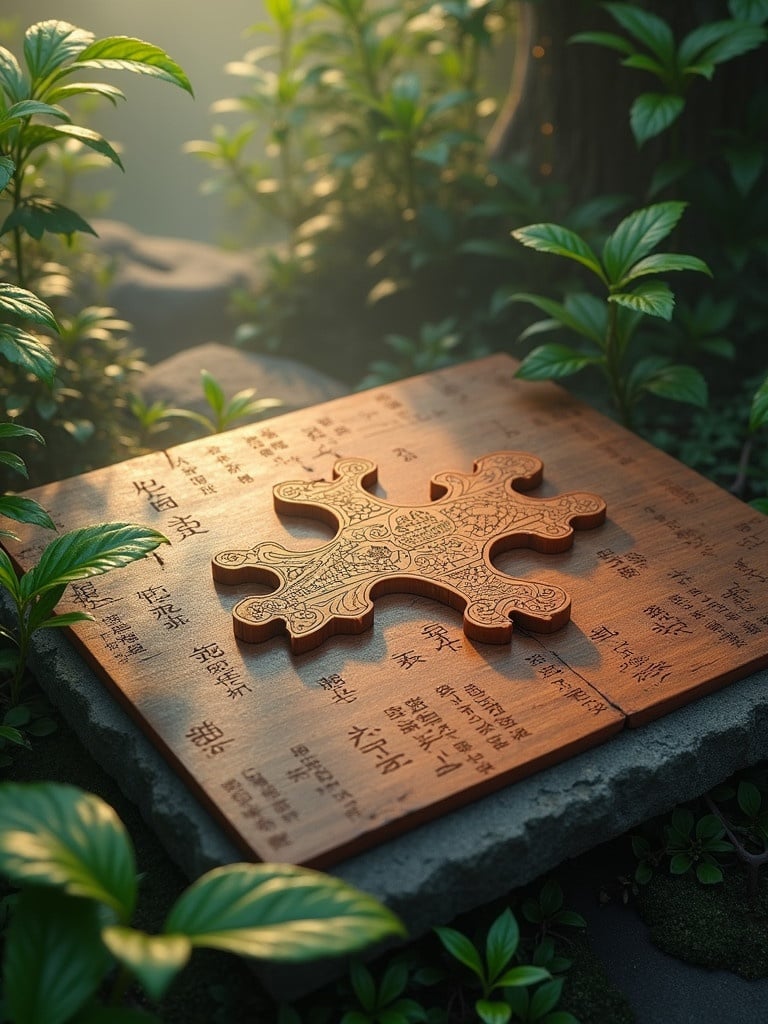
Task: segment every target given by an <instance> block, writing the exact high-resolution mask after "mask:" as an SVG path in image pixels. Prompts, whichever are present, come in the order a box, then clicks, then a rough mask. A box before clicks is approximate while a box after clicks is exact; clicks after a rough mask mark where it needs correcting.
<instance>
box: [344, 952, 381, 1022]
mask: <svg viewBox="0 0 768 1024" xmlns="http://www.w3.org/2000/svg"><path fill="white" fill-rule="evenodd" d="M349 981H350V984H351V985H352V990H353V991H354V993H355V996H356V997H357V1001H358V1002H359V1003H360V1005H361V1006H362V1008H363V1009H364V1010H365V1012H366V1014H373V1013H375V1011H376V1006H377V1003H378V1002H379V1000H378V999H377V998H376V983H375V981H374V980H373V975H372V974H371V972H370V971H369V970H368V968H367V967H366V966H365V964H361V963H360V961H359V960H353V961H352V963H351V964H350V965H349ZM381 1002H382V1003H383V1000H381Z"/></svg>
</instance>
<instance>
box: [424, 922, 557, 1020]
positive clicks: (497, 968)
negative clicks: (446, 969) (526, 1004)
mask: <svg viewBox="0 0 768 1024" xmlns="http://www.w3.org/2000/svg"><path fill="white" fill-rule="evenodd" d="M435 932H436V934H437V937H438V938H439V940H440V942H441V943H442V944H443V946H444V947H445V949H446V950H447V951H448V953H450V955H451V956H452V957H453V958H454V959H455V960H458V961H459V963H461V964H463V965H464V966H465V967H467V968H468V969H469V970H470V972H471V973H472V975H473V976H474V980H475V983H476V984H479V986H480V990H481V996H480V998H479V999H478V1000H477V1001H476V1002H475V1012H476V1013H477V1015H478V1017H479V1018H480V1020H481V1021H483V1024H506V1022H507V1021H509V1020H510V1019H511V1016H512V1007H511V1006H510V1003H509V1002H508V1001H507V1000H506V999H504V998H500V997H503V995H504V990H506V989H514V988H517V987H519V986H527V985H535V984H537V983H538V982H540V981H546V980H548V979H549V977H550V975H549V972H548V971H546V970H544V969H543V968H541V967H534V966H532V965H529V964H518V965H516V966H510V964H511V961H512V959H513V957H514V956H515V954H516V952H517V948H518V944H519V941H520V930H519V928H518V924H517V921H516V920H515V916H514V914H513V913H512V911H511V910H509V909H506V910H504V911H503V912H502V913H501V914H500V915H499V916H498V917H497V918H496V920H495V921H494V922H493V924H492V925H491V927H490V928H489V930H488V934H487V936H486V941H485V947H484V949H482V950H481V949H479V948H478V947H476V946H475V945H474V943H473V942H472V941H471V940H470V939H469V938H467V936H466V935H464V934H463V933H462V932H460V931H457V930H456V929H455V928H448V927H445V926H443V927H437V928H435ZM499 990H502V991H501V992H500V991H499ZM551 1024H555V1022H551Z"/></svg>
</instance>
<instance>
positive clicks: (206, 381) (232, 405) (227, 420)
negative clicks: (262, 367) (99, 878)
mask: <svg viewBox="0 0 768 1024" xmlns="http://www.w3.org/2000/svg"><path fill="white" fill-rule="evenodd" d="M200 379H201V383H202V388H203V394H204V396H205V399H206V401H207V403H208V406H209V408H210V410H211V415H210V416H206V415H205V413H201V412H196V411H195V410H194V409H168V408H162V411H161V413H160V415H159V416H157V415H156V413H157V406H154V407H150V409H149V410H148V413H149V414H151V416H152V420H153V423H156V422H158V421H163V420H165V421H167V420H172V419H177V420H178V419H182V420H189V421H190V422H192V423H195V424H196V425H197V426H200V427H202V428H203V430H204V431H205V433H207V434H220V433H221V432H222V431H224V430H229V429H230V427H233V426H234V425H235V424H236V423H237V422H239V421H241V420H244V419H248V418H249V417H252V416H258V415H260V414H261V413H263V412H266V411H267V410H268V409H275V408H277V407H279V406H280V405H282V404H283V403H282V402H281V401H280V399H279V398H255V397H254V396H255V394H256V389H255V388H245V389H244V390H242V391H238V392H237V394H236V395H233V396H232V398H229V399H228V398H227V397H226V395H225V394H224V391H223V389H222V387H221V385H220V384H219V382H218V381H217V380H216V378H215V377H213V376H212V374H210V373H209V372H208V371H207V370H201V371H200Z"/></svg>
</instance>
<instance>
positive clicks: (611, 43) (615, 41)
mask: <svg viewBox="0 0 768 1024" xmlns="http://www.w3.org/2000/svg"><path fill="white" fill-rule="evenodd" d="M568 42H569V43H596V44H597V46H605V47H607V48H608V49H609V50H618V52H619V53H626V54H630V53H634V52H635V48H634V46H633V45H632V43H630V41H629V40H628V39H625V38H624V36H619V35H616V33H615V32H577V33H576V34H575V35H572V36H571V37H570V39H569V40H568Z"/></svg>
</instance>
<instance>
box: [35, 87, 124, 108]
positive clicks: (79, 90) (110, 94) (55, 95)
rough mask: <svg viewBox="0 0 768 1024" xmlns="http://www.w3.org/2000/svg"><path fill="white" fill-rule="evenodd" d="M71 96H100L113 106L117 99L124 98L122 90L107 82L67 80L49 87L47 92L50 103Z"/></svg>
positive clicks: (115, 104)
mask: <svg viewBox="0 0 768 1024" xmlns="http://www.w3.org/2000/svg"><path fill="white" fill-rule="evenodd" d="M72 96H102V97H103V98H104V99H107V100H109V102H110V103H111V104H112V105H113V106H117V101H118V100H124V99H125V93H123V92H122V90H120V89H118V88H117V87H116V86H114V85H109V84H108V83H107V82H69V83H68V84H67V85H60V86H58V87H57V88H55V89H51V91H50V92H49V93H48V99H49V100H50V101H51V103H59V102H61V100H66V99H71V97H72Z"/></svg>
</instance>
